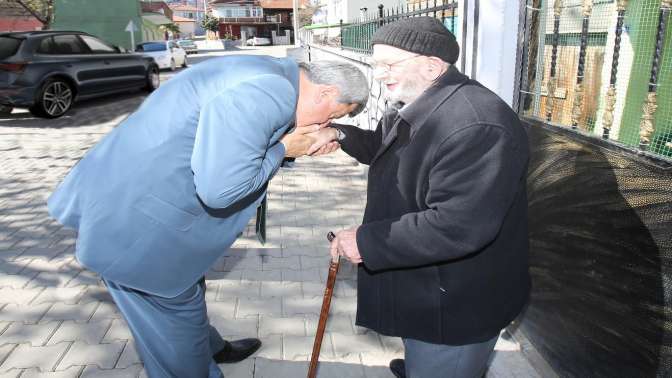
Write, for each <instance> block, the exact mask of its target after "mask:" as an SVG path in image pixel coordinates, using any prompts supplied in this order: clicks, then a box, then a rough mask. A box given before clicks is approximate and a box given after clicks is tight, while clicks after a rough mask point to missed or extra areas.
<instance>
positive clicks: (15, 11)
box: [0, 1, 43, 32]
mask: <svg viewBox="0 0 672 378" xmlns="http://www.w3.org/2000/svg"><path fill="white" fill-rule="evenodd" d="M42 27H43V25H42V22H40V21H39V20H38V19H37V18H35V17H33V16H32V15H31V14H30V13H29V12H28V11H26V10H25V9H24V8H23V7H22V6H20V5H19V4H17V3H15V2H13V1H0V32H9V31H30V30H42Z"/></svg>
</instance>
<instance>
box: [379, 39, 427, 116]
mask: <svg viewBox="0 0 672 378" xmlns="http://www.w3.org/2000/svg"><path fill="white" fill-rule="evenodd" d="M423 58H425V57H423V56H421V55H418V54H415V53H412V52H409V51H406V50H402V49H399V48H396V47H393V46H388V45H380V44H376V45H374V46H373V60H374V74H373V76H374V78H375V79H376V80H379V81H380V82H382V83H383V84H384V86H385V91H384V96H385V98H386V99H388V100H389V101H391V102H399V101H401V102H404V103H407V104H408V103H411V102H413V100H415V99H416V98H418V96H420V94H422V92H423V91H424V86H423V85H422V83H423V82H424V80H423V78H422V77H421V76H420V74H419V73H418V69H417V68H418V64H421V62H419V61H420V60H422V59H423Z"/></svg>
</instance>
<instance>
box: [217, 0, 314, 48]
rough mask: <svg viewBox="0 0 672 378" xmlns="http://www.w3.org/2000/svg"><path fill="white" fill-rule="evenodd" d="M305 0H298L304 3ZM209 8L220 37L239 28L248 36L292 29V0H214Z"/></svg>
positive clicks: (238, 33) (238, 32) (234, 33)
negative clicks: (217, 25)
mask: <svg viewBox="0 0 672 378" xmlns="http://www.w3.org/2000/svg"><path fill="white" fill-rule="evenodd" d="M306 1H307V0H300V1H299V4H300V5H302V4H305V3H306ZM210 4H211V6H212V12H213V15H214V16H215V17H218V18H219V35H220V38H225V37H226V36H231V37H233V38H235V39H237V38H240V36H241V31H244V32H246V35H247V36H248V37H252V36H257V37H267V38H270V37H271V34H272V32H273V31H275V32H277V33H278V34H280V35H283V34H285V31H286V30H288V31H292V30H293V25H292V0H215V1H212V2H211V3H210Z"/></svg>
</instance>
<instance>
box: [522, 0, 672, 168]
mask: <svg viewBox="0 0 672 378" xmlns="http://www.w3.org/2000/svg"><path fill="white" fill-rule="evenodd" d="M671 9H672V0H662V1H661V0H630V1H628V0H617V1H615V0H573V1H572V0H550V1H546V0H526V8H525V14H524V17H523V19H524V28H523V31H522V34H521V35H522V41H521V42H522V43H521V56H522V59H521V67H520V71H519V73H520V97H519V101H518V104H519V112H520V113H521V115H523V116H527V117H532V118H539V119H543V120H545V121H546V122H549V123H551V124H554V125H558V126H565V127H571V128H573V129H577V130H582V131H584V132H586V133H592V134H594V135H595V136H596V137H601V138H604V139H609V140H613V141H616V142H618V143H622V144H625V145H628V146H631V147H634V148H637V149H639V150H641V151H649V152H650V153H653V154H655V155H659V156H666V157H672V27H670V26H669V25H668V20H669V15H670V11H671Z"/></svg>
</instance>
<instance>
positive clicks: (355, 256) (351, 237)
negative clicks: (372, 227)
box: [330, 226, 362, 264]
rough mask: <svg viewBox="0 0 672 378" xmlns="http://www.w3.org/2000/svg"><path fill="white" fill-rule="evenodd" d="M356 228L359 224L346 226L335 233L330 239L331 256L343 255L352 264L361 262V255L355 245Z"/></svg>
mask: <svg viewBox="0 0 672 378" xmlns="http://www.w3.org/2000/svg"><path fill="white" fill-rule="evenodd" d="M357 229H359V226H357V227H353V228H348V229H347V230H343V231H341V232H339V233H337V234H336V237H335V238H334V240H332V241H331V250H330V252H331V257H333V258H334V259H336V257H338V256H339V255H340V256H343V257H345V258H346V259H348V261H350V262H351V263H353V264H359V263H361V262H362V256H361V255H360V254H359V248H358V247H357Z"/></svg>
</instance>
